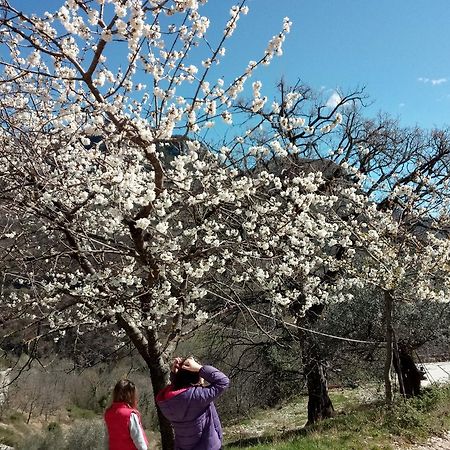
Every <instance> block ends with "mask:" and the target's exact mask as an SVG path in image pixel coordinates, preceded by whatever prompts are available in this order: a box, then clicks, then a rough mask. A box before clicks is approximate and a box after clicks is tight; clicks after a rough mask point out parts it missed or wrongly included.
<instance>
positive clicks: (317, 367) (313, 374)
mask: <svg viewBox="0 0 450 450" xmlns="http://www.w3.org/2000/svg"><path fill="white" fill-rule="evenodd" d="M308 360H309V361H308V363H307V364H305V371H306V382H307V387H308V422H307V423H306V425H311V424H314V423H316V422H318V421H319V420H322V419H328V418H330V417H332V416H333V415H334V408H333V404H332V402H331V399H330V397H329V395H328V383H327V375H326V370H325V365H324V364H323V362H322V361H320V360H318V359H316V358H314V357H313V355H309V356H308Z"/></svg>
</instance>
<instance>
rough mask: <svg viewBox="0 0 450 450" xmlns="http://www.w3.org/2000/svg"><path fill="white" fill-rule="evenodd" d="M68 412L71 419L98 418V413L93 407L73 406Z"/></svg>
mask: <svg viewBox="0 0 450 450" xmlns="http://www.w3.org/2000/svg"><path fill="white" fill-rule="evenodd" d="M67 413H68V414H69V417H70V419H72V420H77V419H87V420H92V419H97V418H98V413H96V412H95V411H93V410H92V409H84V408H80V407H79V406H75V405H74V406H71V407H70V408H67Z"/></svg>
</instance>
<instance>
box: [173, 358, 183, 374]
mask: <svg viewBox="0 0 450 450" xmlns="http://www.w3.org/2000/svg"><path fill="white" fill-rule="evenodd" d="M182 362H183V358H175V359H174V360H173V361H172V364H171V366H170V371H171V372H173V373H177V372H178V371H179V370H180V369H181V363H182Z"/></svg>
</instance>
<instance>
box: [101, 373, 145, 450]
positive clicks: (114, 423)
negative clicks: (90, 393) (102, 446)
mask: <svg viewBox="0 0 450 450" xmlns="http://www.w3.org/2000/svg"><path fill="white" fill-rule="evenodd" d="M136 406H137V392H136V386H135V385H134V383H133V382H131V381H129V380H120V381H119V382H118V383H117V384H116V386H115V387H114V391H113V403H112V405H111V406H110V407H109V408H108V409H107V410H106V412H105V422H106V442H107V448H108V450H148V441H147V437H146V435H145V432H144V428H143V427H142V423H141V415H140V414H139V411H138V410H137V409H136Z"/></svg>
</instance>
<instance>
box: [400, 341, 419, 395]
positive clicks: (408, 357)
mask: <svg viewBox="0 0 450 450" xmlns="http://www.w3.org/2000/svg"><path fill="white" fill-rule="evenodd" d="M394 356H395V358H394V369H395V372H396V373H397V376H398V379H399V384H400V393H401V394H402V395H404V396H405V397H408V398H410V397H415V396H417V395H420V384H421V381H422V380H423V379H424V378H425V377H424V373H423V372H422V371H421V370H420V369H419V368H418V367H417V366H416V363H415V362H414V359H413V357H412V354H411V349H410V348H408V347H407V346H406V345H402V344H399V345H398V348H396V349H395V351H394Z"/></svg>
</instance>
